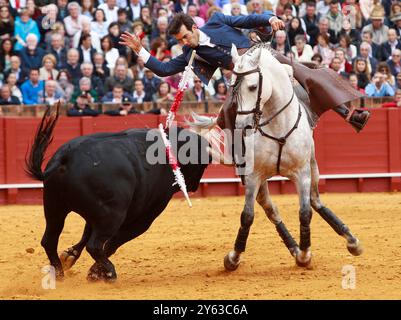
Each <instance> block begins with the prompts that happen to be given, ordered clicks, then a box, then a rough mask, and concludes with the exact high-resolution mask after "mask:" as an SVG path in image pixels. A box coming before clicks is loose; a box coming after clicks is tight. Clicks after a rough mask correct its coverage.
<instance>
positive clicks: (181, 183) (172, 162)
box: [159, 123, 192, 208]
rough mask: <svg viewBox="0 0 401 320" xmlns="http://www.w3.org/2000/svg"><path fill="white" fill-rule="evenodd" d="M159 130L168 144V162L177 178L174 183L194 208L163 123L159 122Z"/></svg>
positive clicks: (166, 144)
mask: <svg viewBox="0 0 401 320" xmlns="http://www.w3.org/2000/svg"><path fill="white" fill-rule="evenodd" d="M159 131H160V134H161V136H162V139H163V142H164V145H165V146H166V154H167V158H168V162H169V164H170V166H171V168H172V169H173V173H174V178H175V183H174V184H178V186H179V187H180V189H181V191H182V193H183V194H184V196H185V199H187V201H188V205H189V207H190V208H192V203H191V200H190V199H189V195H188V192H187V186H186V185H185V179H184V175H183V174H182V172H181V169H180V166H179V165H178V161H177V158H176V157H175V156H174V153H173V148H172V147H171V143H170V141H169V140H168V139H167V135H166V132H165V131H164V128H163V125H162V124H161V123H160V124H159ZM174 184H173V185H174Z"/></svg>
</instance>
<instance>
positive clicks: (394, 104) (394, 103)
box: [382, 101, 397, 108]
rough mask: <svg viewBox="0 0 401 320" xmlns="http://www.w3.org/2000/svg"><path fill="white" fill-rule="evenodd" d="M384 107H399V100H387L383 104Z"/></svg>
mask: <svg viewBox="0 0 401 320" xmlns="http://www.w3.org/2000/svg"><path fill="white" fill-rule="evenodd" d="M382 108H397V102H395V101H391V102H385V103H383V104H382Z"/></svg>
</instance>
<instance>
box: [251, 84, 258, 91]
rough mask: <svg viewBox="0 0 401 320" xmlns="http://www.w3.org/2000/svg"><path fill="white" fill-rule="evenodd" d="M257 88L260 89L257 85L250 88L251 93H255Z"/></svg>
mask: <svg viewBox="0 0 401 320" xmlns="http://www.w3.org/2000/svg"><path fill="white" fill-rule="evenodd" d="M257 88H258V86H257V85H256V84H255V85H253V86H250V87H249V91H251V92H253V91H255V90H256V89H257Z"/></svg>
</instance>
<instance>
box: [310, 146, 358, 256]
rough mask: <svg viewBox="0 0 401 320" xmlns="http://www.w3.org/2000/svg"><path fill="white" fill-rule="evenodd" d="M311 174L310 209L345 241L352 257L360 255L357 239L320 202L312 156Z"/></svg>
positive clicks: (316, 170) (315, 167)
mask: <svg viewBox="0 0 401 320" xmlns="http://www.w3.org/2000/svg"><path fill="white" fill-rule="evenodd" d="M311 173H312V186H311V205H312V208H313V209H314V210H315V211H316V212H317V213H319V215H320V216H321V217H322V218H323V219H324V220H325V221H326V222H327V223H328V224H329V225H330V226H331V227H332V228H333V229H334V231H335V232H337V234H339V235H340V236H342V237H344V238H345V239H346V240H347V248H348V251H349V252H350V253H351V254H353V255H354V256H359V255H360V254H362V251H363V250H362V245H361V243H360V241H359V240H358V238H356V237H355V236H354V235H353V234H352V233H351V231H350V230H349V228H348V227H347V225H345V224H344V223H343V222H342V221H341V220H340V219H339V218H338V217H337V216H336V215H335V214H334V213H333V212H332V211H331V210H330V209H329V208H327V207H325V206H324V204H323V203H322V202H321V201H320V196H319V168H318V166H317V162H316V159H315V156H314V154H312V159H311Z"/></svg>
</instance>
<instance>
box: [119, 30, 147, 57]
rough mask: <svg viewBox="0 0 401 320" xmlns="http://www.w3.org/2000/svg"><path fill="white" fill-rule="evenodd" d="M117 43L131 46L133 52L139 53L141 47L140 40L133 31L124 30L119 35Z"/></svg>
mask: <svg viewBox="0 0 401 320" xmlns="http://www.w3.org/2000/svg"><path fill="white" fill-rule="evenodd" d="M119 44H122V45H125V46H127V47H129V48H131V49H132V50H133V51H134V52H135V53H137V54H138V53H139V51H141V49H142V44H141V40H140V39H139V38H138V37H137V36H136V35H135V34H133V33H129V32H124V33H123V34H122V35H121V36H120V41H119Z"/></svg>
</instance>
